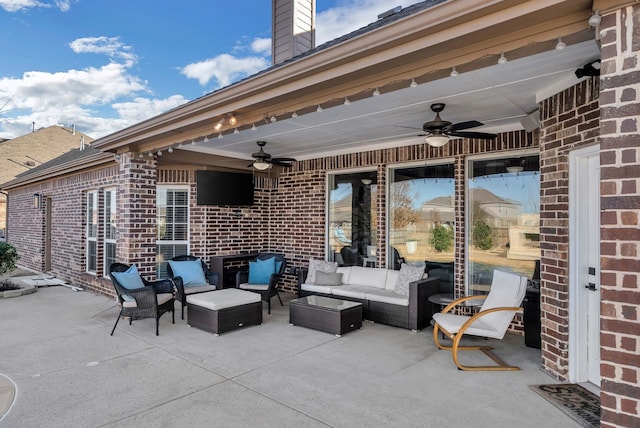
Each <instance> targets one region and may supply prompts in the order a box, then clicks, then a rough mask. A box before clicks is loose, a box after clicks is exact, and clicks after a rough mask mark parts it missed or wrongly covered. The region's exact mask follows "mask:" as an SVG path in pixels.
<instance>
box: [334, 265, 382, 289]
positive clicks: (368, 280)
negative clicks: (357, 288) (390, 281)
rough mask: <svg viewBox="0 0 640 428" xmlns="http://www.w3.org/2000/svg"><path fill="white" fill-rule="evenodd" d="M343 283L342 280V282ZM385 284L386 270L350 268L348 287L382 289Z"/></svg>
mask: <svg viewBox="0 0 640 428" xmlns="http://www.w3.org/2000/svg"><path fill="white" fill-rule="evenodd" d="M343 281H344V280H343ZM386 282H387V269H383V268H367V267H361V266H351V272H350V274H349V282H348V283H347V284H349V285H365V286H369V287H376V288H380V289H384V287H385V284H386Z"/></svg>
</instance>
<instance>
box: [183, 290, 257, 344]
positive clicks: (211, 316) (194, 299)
mask: <svg viewBox="0 0 640 428" xmlns="http://www.w3.org/2000/svg"><path fill="white" fill-rule="evenodd" d="M187 311H188V312H187V324H189V325H190V326H192V327H196V328H199V329H202V330H205V331H208V332H210V333H213V334H215V335H216V336H217V335H219V334H221V333H226V332H227V331H231V330H237V329H239V328H242V327H246V326H249V325H258V324H262V300H261V298H260V294H258V293H252V292H251V291H244V290H238V289H236V288H227V289H224V290H220V291H210V292H208V293H200V294H194V295H192V296H187Z"/></svg>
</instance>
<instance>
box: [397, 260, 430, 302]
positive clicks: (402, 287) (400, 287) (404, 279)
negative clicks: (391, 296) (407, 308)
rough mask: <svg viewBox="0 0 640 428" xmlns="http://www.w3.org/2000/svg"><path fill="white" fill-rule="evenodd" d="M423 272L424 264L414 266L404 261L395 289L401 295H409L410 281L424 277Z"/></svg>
mask: <svg viewBox="0 0 640 428" xmlns="http://www.w3.org/2000/svg"><path fill="white" fill-rule="evenodd" d="M423 274H424V266H412V265H408V264H406V263H402V266H400V275H398V280H397V281H396V287H395V289H394V291H395V292H396V293H398V294H400V295H401V296H408V295H409V283H410V282H414V281H417V280H419V279H420V278H422V275H423Z"/></svg>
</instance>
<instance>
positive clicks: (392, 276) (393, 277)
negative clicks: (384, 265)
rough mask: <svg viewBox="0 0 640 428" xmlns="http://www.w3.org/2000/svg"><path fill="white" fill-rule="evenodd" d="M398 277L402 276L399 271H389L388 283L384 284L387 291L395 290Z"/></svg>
mask: <svg viewBox="0 0 640 428" xmlns="http://www.w3.org/2000/svg"><path fill="white" fill-rule="evenodd" d="M398 275H400V271H399V270H388V271H387V282H386V283H385V284H384V289H385V290H391V291H393V290H395V289H396V282H398Z"/></svg>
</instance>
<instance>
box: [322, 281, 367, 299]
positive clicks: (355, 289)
mask: <svg viewBox="0 0 640 428" xmlns="http://www.w3.org/2000/svg"><path fill="white" fill-rule="evenodd" d="M371 288H372V287H367V286H366V285H342V286H340V287H331V294H333V295H334V296H341V297H350V298H352V299H360V300H364V299H365V297H366V294H367V293H368V292H369V291H371Z"/></svg>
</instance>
